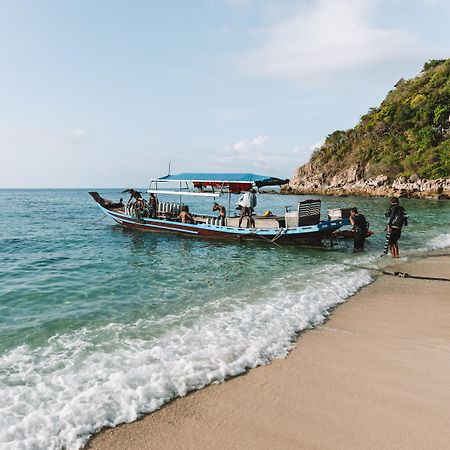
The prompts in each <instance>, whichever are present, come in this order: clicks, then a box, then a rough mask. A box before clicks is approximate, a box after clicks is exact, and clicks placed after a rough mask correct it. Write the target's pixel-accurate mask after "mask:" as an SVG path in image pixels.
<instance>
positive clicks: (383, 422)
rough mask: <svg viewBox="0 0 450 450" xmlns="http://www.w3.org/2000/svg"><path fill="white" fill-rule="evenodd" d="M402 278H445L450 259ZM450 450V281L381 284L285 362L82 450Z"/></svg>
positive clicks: (309, 335) (417, 266)
mask: <svg viewBox="0 0 450 450" xmlns="http://www.w3.org/2000/svg"><path fill="white" fill-rule="evenodd" d="M396 269H398V268H396ZM400 270H402V271H406V272H408V273H410V274H417V275H422V276H432V277H439V276H440V277H446V278H450V256H440V257H433V258H427V259H423V260H421V261H418V262H413V263H408V264H404V265H402V266H401V268H400ZM449 447H450V282H443V281H425V280H416V279H404V278H398V277H392V276H384V275H383V276H381V277H379V278H378V279H377V281H376V282H375V283H373V284H372V285H370V286H368V287H366V288H364V289H362V290H361V291H360V292H359V293H357V294H356V295H355V296H353V297H352V298H351V299H350V300H349V301H348V302H347V303H345V304H343V305H341V306H339V307H338V308H337V309H336V310H334V311H333V314H332V316H331V318H330V320H329V321H328V322H327V323H326V324H324V325H321V326H319V327H317V328H315V329H314V330H311V331H307V332H304V333H302V334H301V335H300V336H299V341H298V345H297V347H296V348H295V349H294V350H293V351H292V352H291V353H290V354H289V356H288V357H287V358H286V359H279V360H275V361H274V362H273V363H272V364H271V365H268V366H264V367H258V368H256V369H253V370H251V371H249V372H248V373H247V374H245V375H243V376H240V377H236V378H233V379H230V380H229V381H227V382H226V383H223V384H220V385H212V386H209V387H207V388H205V389H203V390H201V391H197V392H194V393H192V394H190V395H188V396H186V397H184V398H180V399H177V400H175V401H174V402H172V403H170V404H169V405H167V406H165V407H163V408H162V409H161V410H159V411H156V412H154V413H152V414H149V415H147V416H145V417H144V418H143V419H141V420H138V421H136V422H134V423H131V424H126V425H123V426H119V427H116V428H113V429H106V430H103V431H101V432H100V433H99V434H98V435H97V436H95V438H94V439H92V440H91V441H90V443H89V445H88V447H87V448H89V449H91V450H94V449H95V450H99V449H105V450H106V449H107V450H114V449H121V450H124V449H126V450H128V449H130V450H131V449H139V450H145V449H196V450H201V449H386V448H389V449H409V450H410V449H444V448H449Z"/></svg>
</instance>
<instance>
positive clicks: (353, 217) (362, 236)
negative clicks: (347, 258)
mask: <svg viewBox="0 0 450 450" xmlns="http://www.w3.org/2000/svg"><path fill="white" fill-rule="evenodd" d="M350 223H351V224H352V225H353V230H354V231H355V237H354V240H353V251H354V252H362V251H364V242H365V241H366V235H367V220H366V218H365V217H364V216H363V215H362V214H360V213H358V210H357V209H356V208H352V209H351V210H350Z"/></svg>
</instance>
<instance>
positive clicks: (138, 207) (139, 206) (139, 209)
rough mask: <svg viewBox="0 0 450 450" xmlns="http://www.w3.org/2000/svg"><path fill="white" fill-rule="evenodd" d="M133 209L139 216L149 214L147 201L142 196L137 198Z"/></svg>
mask: <svg viewBox="0 0 450 450" xmlns="http://www.w3.org/2000/svg"><path fill="white" fill-rule="evenodd" d="M133 210H134V213H135V214H136V216H138V217H145V216H146V215H148V210H147V208H146V204H145V201H144V199H143V198H142V197H139V198H137V199H136V201H135V202H134V204H133Z"/></svg>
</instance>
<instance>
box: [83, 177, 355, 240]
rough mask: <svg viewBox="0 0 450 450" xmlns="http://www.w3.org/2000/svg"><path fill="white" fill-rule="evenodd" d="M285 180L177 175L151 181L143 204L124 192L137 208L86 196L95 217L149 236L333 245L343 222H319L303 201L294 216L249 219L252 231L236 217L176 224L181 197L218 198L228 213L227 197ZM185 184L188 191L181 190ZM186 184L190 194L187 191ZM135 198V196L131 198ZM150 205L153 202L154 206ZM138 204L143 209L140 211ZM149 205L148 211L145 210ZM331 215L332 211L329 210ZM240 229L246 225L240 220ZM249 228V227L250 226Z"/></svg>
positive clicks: (315, 203) (313, 206) (315, 204)
mask: <svg viewBox="0 0 450 450" xmlns="http://www.w3.org/2000/svg"><path fill="white" fill-rule="evenodd" d="M287 181H288V180H280V179H277V178H274V177H266V176H261V175H254V174H190V173H189V174H179V175H167V176H165V177H162V178H158V179H154V180H152V181H151V183H150V188H149V189H148V191H147V193H148V194H150V197H149V200H148V201H145V200H143V199H142V198H140V197H141V194H140V193H138V192H136V191H134V190H132V189H131V190H127V191H124V192H130V193H131V194H132V196H134V197H135V199H139V198H140V202H139V205H140V207H139V208H136V205H137V204H138V202H137V200H136V201H131V202H128V204H127V205H124V204H123V203H122V202H119V203H114V202H112V201H110V200H107V199H104V198H103V197H101V196H100V195H99V194H98V193H97V192H90V195H91V196H92V197H93V199H94V200H95V201H96V203H97V205H98V207H99V208H100V209H101V211H102V212H103V213H104V214H106V215H107V216H108V217H110V218H111V219H113V220H114V221H116V222H117V223H119V224H120V225H122V226H124V227H126V228H130V229H135V230H140V231H152V232H166V233H177V234H180V235H185V236H193V237H199V238H211V239H213V238H216V239H228V240H230V239H231V240H233V239H234V240H264V241H266V242H271V243H277V244H280V243H293V244H300V245H322V244H323V241H324V240H326V239H330V240H331V239H333V233H334V232H335V231H336V230H338V229H339V228H341V227H343V226H345V225H349V223H350V222H349V219H348V217H344V216H341V217H337V218H328V219H327V220H321V218H320V209H321V201H320V200H306V201H302V202H299V203H298V206H297V209H296V210H295V211H287V212H286V213H285V214H284V215H283V216H275V215H264V216H259V215H256V216H252V219H253V221H254V226H252V227H251V228H250V227H248V226H239V219H240V217H239V216H236V215H233V216H232V215H226V216H225V217H217V216H213V215H206V214H195V213H190V217H191V218H192V219H193V221H192V223H183V222H181V221H180V219H179V217H180V212H181V211H182V210H183V209H185V208H183V207H185V205H184V204H183V202H182V197H183V196H186V195H193V196H205V197H213V198H215V197H219V196H221V195H224V194H228V212H229V211H230V209H231V200H230V199H231V193H236V192H241V191H248V190H250V189H251V188H258V189H259V188H260V187H264V186H273V185H277V184H278V185H279V184H284V183H286V182H287ZM169 182H176V183H179V190H177V191H174V190H167V189H158V184H159V185H161V183H169ZM183 184H186V186H187V188H188V190H185V189H183V187H182V186H183ZM189 184H191V185H193V186H194V189H196V190H195V191H192V190H189ZM134 193H136V194H137V195H135V194H134ZM159 195H177V196H179V202H176V203H175V202H162V201H159V200H158V197H157V196H159ZM155 199H156V200H155ZM142 204H144V205H145V206H144V207H143V208H142ZM152 204H153V207H152V206H151V205H152ZM335 211H336V210H335ZM242 222H243V224H244V225H248V223H249V219H248V218H247V217H244V219H243V221H242ZM252 225H253V224H252Z"/></svg>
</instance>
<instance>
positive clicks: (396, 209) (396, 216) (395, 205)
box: [385, 197, 407, 258]
mask: <svg viewBox="0 0 450 450" xmlns="http://www.w3.org/2000/svg"><path fill="white" fill-rule="evenodd" d="M385 216H386V217H389V221H388V224H387V232H388V234H387V240H388V242H387V244H388V245H389V250H390V252H391V257H392V258H399V257H400V254H399V249H398V240H399V239H400V236H401V233H402V227H403V225H405V224H407V223H406V219H405V217H406V211H405V209H404V208H403V206H400V202H399V199H398V197H392V198H391V207H390V208H389V211H388V212H387V213H386V214H385ZM386 251H387V249H386Z"/></svg>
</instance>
